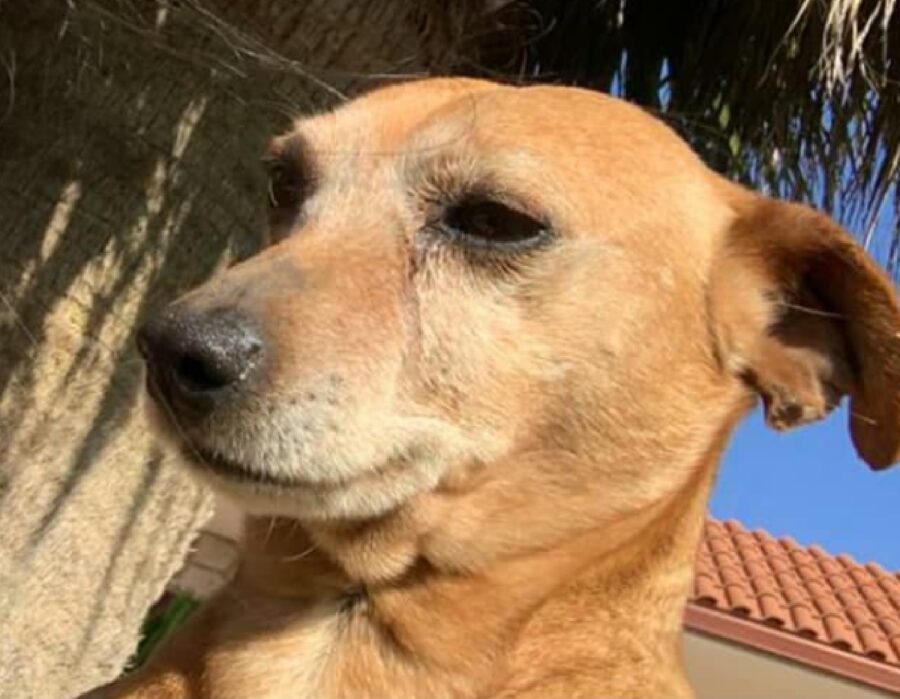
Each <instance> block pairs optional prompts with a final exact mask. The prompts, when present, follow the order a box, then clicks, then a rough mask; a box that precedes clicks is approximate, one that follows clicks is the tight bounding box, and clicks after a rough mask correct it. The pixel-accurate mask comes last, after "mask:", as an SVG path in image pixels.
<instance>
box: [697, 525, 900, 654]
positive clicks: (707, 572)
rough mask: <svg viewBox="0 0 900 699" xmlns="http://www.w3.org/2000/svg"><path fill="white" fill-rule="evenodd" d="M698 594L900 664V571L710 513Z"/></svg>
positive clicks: (711, 603) (730, 609) (743, 614)
mask: <svg viewBox="0 0 900 699" xmlns="http://www.w3.org/2000/svg"><path fill="white" fill-rule="evenodd" d="M692 602H693V603H695V604H698V605H701V606H703V607H706V608H710V609H716V610H719V611H721V612H724V613H727V614H729V615H731V616H735V617H740V618H744V619H749V620H751V621H755V622H759V623H762V624H765V625H766V626H768V627H770V628H773V629H776V630H780V631H783V632H785V633H789V634H793V635H795V636H801V637H803V638H806V639H809V640H812V641H817V642H820V643H823V644H827V645H829V646H831V647H832V648H837V649H840V650H843V651H846V652H849V653H853V654H857V655H860V656H864V657H867V658H869V659H870V660H874V661H877V662H880V663H886V664H889V665H895V666H898V667H900V576H898V575H897V574H893V573H889V572H888V571H886V570H885V569H884V568H882V567H881V566H879V565H878V564H877V563H868V564H866V565H861V564H859V563H857V562H856V561H855V560H853V558H851V557H850V556H847V555H845V554H841V555H838V556H831V555H829V554H828V553H827V552H826V551H824V550H823V549H822V548H821V547H820V546H809V547H803V546H800V545H799V544H798V543H797V542H796V541H794V540H793V539H791V538H790V537H785V538H782V539H775V538H773V537H772V536H770V535H769V534H768V533H767V532H764V531H754V532H751V531H748V530H747V529H745V528H744V527H743V526H742V525H741V524H740V523H739V522H737V521H735V520H728V521H725V522H720V521H717V520H713V519H710V520H708V522H707V525H706V530H705V535H704V538H703V541H702V542H701V545H700V548H699V551H698V555H697V572H696V576H695V579H694V592H693V596H692Z"/></svg>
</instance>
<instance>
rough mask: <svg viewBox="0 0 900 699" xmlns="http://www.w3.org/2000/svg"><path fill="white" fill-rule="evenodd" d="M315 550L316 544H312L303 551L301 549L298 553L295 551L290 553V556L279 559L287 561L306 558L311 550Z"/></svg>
mask: <svg viewBox="0 0 900 699" xmlns="http://www.w3.org/2000/svg"><path fill="white" fill-rule="evenodd" d="M315 550H316V545H315V544H313V545H312V546H310V547H309V548H308V549H306V550H305V551H301V552H300V553H295V554H293V555H291V556H284V557H283V558H282V559H281V560H282V561H285V562H288V561H299V560H300V559H301V558H306V557H307V556H308V555H310V554H311V553H312V552H313V551H315Z"/></svg>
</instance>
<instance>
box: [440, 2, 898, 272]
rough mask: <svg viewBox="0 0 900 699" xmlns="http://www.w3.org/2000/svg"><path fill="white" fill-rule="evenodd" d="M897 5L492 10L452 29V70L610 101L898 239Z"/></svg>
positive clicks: (714, 158) (496, 6) (735, 171)
mask: <svg viewBox="0 0 900 699" xmlns="http://www.w3.org/2000/svg"><path fill="white" fill-rule="evenodd" d="M897 5H898V3H897V0H781V1H779V2H771V1H768V2H766V1H764V0H743V1H742V2H725V1H723V0H669V2H664V3H663V2H653V1H651V0H514V1H512V2H500V3H497V2H495V3H493V5H492V8H491V14H490V15H489V17H490V21H489V22H488V21H486V20H485V18H484V17H481V18H478V19H471V20H470V24H469V27H468V33H466V30H465V28H463V29H460V31H459V32H458V34H457V37H456V38H457V42H458V44H459V48H458V49H457V50H456V51H455V54H456V55H457V56H461V57H463V59H462V60H461V61H460V62H459V64H458V65H457V66H455V67H456V69H458V70H462V71H464V72H469V73H473V74H481V75H490V76H494V77H496V76H498V75H502V76H505V77H507V79H510V80H513V81H520V82H535V81H538V82H545V81H550V82H559V83H565V84H575V85H581V86H585V87H591V88H597V89H601V90H606V91H613V92H617V93H620V94H622V95H624V96H625V97H626V98H628V99H630V100H632V101H635V102H637V103H639V104H642V105H644V106H645V107H646V108H648V109H650V110H651V111H654V112H656V113H657V114H659V115H660V116H662V117H663V118H664V119H666V120H667V121H668V122H669V123H670V124H671V125H673V126H674V127H675V128H676V129H677V130H678V131H679V132H680V133H682V135H684V136H685V137H686V138H688V140H690V141H691V142H692V143H693V145H694V146H695V147H696V148H697V149H698V150H699V151H700V153H701V154H702V155H703V157H704V158H705V159H706V160H707V162H708V163H709V164H710V165H711V166H712V167H714V168H716V169H717V170H719V171H721V172H723V173H725V174H727V175H729V176H732V177H734V178H736V179H739V180H741V181H743V182H745V183H747V184H750V185H752V186H756V187H760V188H763V189H764V190H766V191H768V192H770V193H772V194H774V195H778V196H782V197H787V198H793V199H800V200H805V201H809V202H813V203H816V204H818V205H821V206H824V207H825V208H827V209H828V210H830V211H831V212H832V213H833V214H835V215H836V216H838V217H839V218H840V219H841V220H842V221H843V222H844V223H845V224H847V225H848V226H850V227H852V228H854V229H855V230H856V231H857V232H858V233H859V235H860V236H861V238H862V239H863V240H864V242H867V243H871V242H872V232H873V230H874V228H875V225H876V222H878V221H879V217H881V220H882V221H883V220H884V217H887V218H888V219H889V222H890V225H891V226H893V231H894V237H897V236H900V228H898V219H900V204H898V202H897V198H896V181H897V179H898V174H900V8H898V7H897ZM471 16H472V17H475V15H474V14H473V15H471ZM456 26H457V27H459V26H460V23H459V21H457V23H456ZM486 27H490V30H487V29H486ZM897 247H898V246H897V245H894V246H893V248H897ZM898 256H900V252H897V253H896V254H895V255H893V257H892V258H891V259H896V258H897V257H898ZM894 269H895V271H896V265H894Z"/></svg>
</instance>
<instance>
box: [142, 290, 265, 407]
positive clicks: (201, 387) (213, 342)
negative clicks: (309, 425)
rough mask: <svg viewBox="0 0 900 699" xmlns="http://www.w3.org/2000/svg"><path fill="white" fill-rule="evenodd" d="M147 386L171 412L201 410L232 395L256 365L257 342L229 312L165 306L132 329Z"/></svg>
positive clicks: (246, 323)
mask: <svg viewBox="0 0 900 699" xmlns="http://www.w3.org/2000/svg"><path fill="white" fill-rule="evenodd" d="M137 342H138V350H139V351H140V353H141V355H142V356H143V357H144V360H145V361H146V362H147V371H148V388H149V390H150V393H151V394H157V395H154V397H155V398H157V399H162V400H163V401H165V403H166V404H167V406H168V407H169V408H171V409H172V410H174V411H175V412H177V413H180V414H181V413H190V414H191V415H195V416H196V415H203V414H206V413H208V412H210V411H212V409H213V408H215V407H216V406H217V405H218V404H219V403H221V402H223V401H224V400H227V399H228V398H229V397H232V396H234V395H235V394H236V392H237V390H238V389H239V388H240V387H241V386H242V385H244V384H246V382H247V380H248V379H249V378H250V377H251V376H252V374H253V372H254V369H255V368H256V367H257V366H258V365H259V362H260V358H261V355H262V350H263V341H262V338H261V337H260V334H259V332H258V330H257V328H256V327H255V326H254V324H253V323H252V322H251V321H250V319H249V318H247V317H245V316H243V315H241V314H239V313H236V312H233V311H222V310H218V311H209V312H192V311H190V310H188V309H186V308H179V307H177V306H176V307H170V309H169V310H167V311H165V312H164V313H163V314H161V315H159V316H157V317H156V318H154V319H152V320H151V321H150V322H149V323H147V324H146V325H144V326H143V327H142V328H141V329H140V330H139V331H138V337H137Z"/></svg>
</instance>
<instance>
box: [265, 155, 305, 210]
mask: <svg viewBox="0 0 900 699" xmlns="http://www.w3.org/2000/svg"><path fill="white" fill-rule="evenodd" d="M304 189H305V182H304V179H303V177H302V176H301V175H300V173H299V172H297V171H296V170H295V169H292V168H289V167H288V166H287V165H284V164H282V163H276V164H273V165H271V166H270V167H269V208H270V209H285V208H292V207H295V206H297V205H298V204H299V203H300V201H301V200H302V198H303V194H304Z"/></svg>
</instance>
